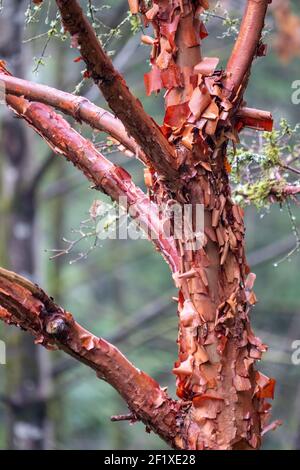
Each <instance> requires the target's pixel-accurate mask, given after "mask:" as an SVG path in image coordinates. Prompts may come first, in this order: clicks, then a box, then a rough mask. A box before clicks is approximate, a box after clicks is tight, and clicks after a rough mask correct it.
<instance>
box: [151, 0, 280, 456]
mask: <svg viewBox="0 0 300 470" xmlns="http://www.w3.org/2000/svg"><path fill="white" fill-rule="evenodd" d="M195 3H196V2H192V1H190V0H188V1H184V2H182V4H183V5H182V9H181V11H180V10H179V9H176V8H174V7H173V11H172V13H173V15H171V7H170V6H168V5H167V4H166V2H164V1H159V2H158V5H159V12H158V14H157V16H156V17H155V18H154V20H153V23H154V29H155V31H156V40H157V41H159V43H160V46H161V48H160V50H161V51H164V49H163V47H164V45H165V41H166V39H165V31H166V30H167V28H169V31H170V30H172V25H174V23H175V22H176V21H178V22H179V23H178V27H177V31H176V35H175V38H174V42H175V47H173V51H174V52H173V56H172V57H171V58H170V57H168V58H167V60H168V63H169V65H168V67H169V69H168V70H167V72H168V71H169V70H170V68H171V65H170V64H172V63H173V67H177V68H178V69H180V70H181V71H182V72H183V75H184V81H183V83H182V82H181V83H178V84H177V86H175V87H174V83H173V82H172V83H170V84H169V86H168V83H167V86H166V88H167V90H168V91H167V94H166V116H165V121H164V126H163V130H164V133H165V134H167V136H168V137H169V140H173V141H175V142H176V145H177V150H178V154H179V155H180V156H181V158H182V161H183V164H182V165H181V167H180V170H181V176H180V177H181V184H180V183H179V185H178V188H179V190H178V192H177V194H172V199H173V200H177V201H178V200H181V201H182V204H187V203H189V204H191V205H192V207H193V214H194V219H195V216H196V211H197V205H203V206H204V227H205V236H204V240H203V243H202V246H201V247H199V240H197V238H194V239H189V237H186V236H185V234H184V233H183V236H182V239H181V240H178V242H177V248H178V253H179V255H180V258H181V261H180V269H179V272H178V273H175V275H174V279H175V283H176V285H177V287H178V288H179V300H178V315H179V336H178V345H179V358H178V361H177V363H176V364H175V368H174V370H173V372H174V373H175V374H176V376H177V395H178V396H179V397H180V398H181V399H182V400H183V403H182V407H183V409H184V408H185V409H186V414H185V416H184V418H183V420H182V426H181V430H180V433H179V434H178V437H177V438H176V445H177V446H178V447H180V448H184V449H227V450H228V449H248V448H254V449H257V448H258V447H260V444H261V440H260V435H261V430H262V427H263V422H264V418H266V410H267V409H268V405H264V404H263V401H262V400H260V399H259V397H260V395H261V391H260V388H259V386H258V383H259V385H261V383H262V382H263V387H264V388H267V387H269V388H272V382H269V380H268V378H265V377H264V376H262V375H261V374H258V373H256V372H255V370H254V367H253V363H254V362H255V360H257V359H260V358H261V355H262V352H263V351H265V350H266V347H265V345H263V344H262V343H261V342H260V340H259V339H258V338H256V337H255V336H254V334H253V332H252V330H251V326H250V322H249V315H248V313H249V307H250V306H251V305H252V304H253V303H255V296H254V294H253V292H252V286H253V282H254V279H255V276H254V275H253V274H251V273H249V268H248V266H247V261H246V257H245V248H244V235H245V229H244V221H243V210H242V209H241V208H240V207H238V206H236V205H234V204H233V202H232V200H231V191H230V185H229V180H228V174H227V170H228V165H227V164H226V149H227V145H228V141H229V139H228V138H227V137H226V134H225V135H224V129H222V128H219V129H218V128H217V124H218V122H219V120H220V118H221V117H220V113H221V112H222V106H223V111H224V104H226V103H224V102H220V100H221V99H222V95H221V93H220V94H219V93H218V92H219V91H220V92H221V89H222V79H223V75H222V72H218V71H215V72H214V68H211V70H208V71H207V70H205V69H203V67H204V66H203V64H204V62H205V61H206V59H203V58H202V57H201V52H200V47H199V41H198V40H197V38H198V37H199V34H198V31H199V28H203V25H201V23H200V22H199V20H198V19H197V18H198V17H197V9H196V6H195ZM200 3H201V2H200ZM178 16H179V18H178ZM157 18H159V20H160V22H158V21H156V19H157ZM170 18H171V20H170ZM176 18H177V19H176ZM204 34H205V33H204ZM170 39H171V38H170V37H169V43H170V44H172V41H171V40H170ZM166 49H167V46H165V50H166ZM157 50H158V48H157ZM167 50H168V54H170V52H169V50H170V49H167ZM162 53H163V52H161V53H160V54H159V55H158V54H157V55H156V56H154V57H153V54H152V65H153V66H154V67H156V68H157V69H158V70H160V73H161V77H162V81H164V76H163V73H164V65H163V66H162V65H161V64H162V62H163V61H162ZM154 54H155V52H154ZM213 60H214V59H213ZM198 64H199V65H198ZM197 67H198V69H199V71H200V73H201V75H200V78H199V75H198V76H197V75H195V71H198V70H197ZM151 73H153V69H152V72H150V74H151ZM156 73H157V71H156ZM212 74H213V75H212ZM169 78H170V72H169ZM196 80H198V85H199V82H200V90H201V92H202V97H201V99H200V98H199V100H198V101H197V112H199V115H198V116H197V115H196V117H193V116H192V117H191V116H190V114H191V111H193V110H194V107H193V99H194V98H195V96H196V94H195V89H196V88H197V87H195V83H196V84H197V81H196ZM213 86H215V87H217V88H218V90H212V88H213ZM205 90H206V93H207V95H208V96H209V95H210V96H209V97H207V101H206V102H205V107H206V108H207V106H209V107H210V111H211V114H212V115H210V114H209V113H208V112H207V111H206V121H205V120H204V119H203V115H202V122H201V121H197V119H199V118H200V108H201V104H202V103H203V100H204V98H203V95H204V94H205ZM208 92H209V93H208ZM219 97H220V99H218V98H219ZM187 104H188V107H187ZM227 104H228V103H227ZM176 113H177V116H176ZM180 113H181V114H180ZM214 113H215V116H214ZM182 114H183V115H184V116H185V122H183V121H181V120H180V118H178V115H179V116H182ZM204 117H205V116H204ZM180 127H181V129H180ZM179 136H180V137H179ZM226 168H227V170H226ZM152 197H153V199H154V200H155V201H156V202H158V203H161V202H164V201H165V202H166V201H167V200H168V199H170V192H169V191H168V190H167V191H166V189H165V186H163V185H161V183H160V181H159V180H157V181H155V182H154V186H153V188H152ZM193 229H194V233H195V232H196V227H193ZM262 395H263V396H265V397H268V396H269V397H271V395H272V390H271V392H270V393H269V394H268V393H264V394H262Z"/></svg>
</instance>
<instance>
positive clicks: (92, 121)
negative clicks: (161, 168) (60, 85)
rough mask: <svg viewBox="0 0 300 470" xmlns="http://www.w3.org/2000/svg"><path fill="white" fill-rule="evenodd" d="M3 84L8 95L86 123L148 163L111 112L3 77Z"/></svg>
mask: <svg viewBox="0 0 300 470" xmlns="http://www.w3.org/2000/svg"><path fill="white" fill-rule="evenodd" d="M0 72H1V71H0ZM0 80H1V81H2V82H3V84H4V85H5V89H6V93H7V94H12V95H16V96H19V97H22V96H23V97H24V98H28V99H29V100H30V101H38V102H39V103H44V104H48V105H50V106H53V107H54V108H56V109H58V110H59V111H62V112H64V113H65V114H68V115H69V116H72V117H73V118H74V119H76V120H77V121H79V122H85V123H87V124H89V125H90V126H91V127H92V128H94V129H98V130H100V131H103V132H106V133H107V134H109V135H110V136H112V137H113V138H114V139H116V140H117V141H118V142H119V143H120V144H122V145H123V146H124V147H125V148H126V149H128V150H130V151H131V152H132V153H133V154H134V155H136V156H137V157H138V158H139V159H140V160H142V161H143V162H144V163H145V162H146V156H145V154H144V152H143V151H142V150H141V149H140V148H139V146H138V145H137V143H136V142H135V140H134V139H132V138H131V137H129V136H128V134H127V132H126V130H125V127H124V125H123V124H122V122H121V121H120V120H119V119H117V118H116V117H115V116H113V115H112V114H111V113H110V112H109V111H107V110H105V109H102V108H99V107H98V106H96V105H94V104H93V103H91V102H90V101H89V100H88V99H86V98H82V97H81V96H75V95H72V94H70V93H66V92H64V91H60V90H57V89H55V88H51V87H48V86H45V85H39V84H37V83H32V82H28V81H27V80H22V79H19V78H15V77H12V76H10V75H4V74H1V73H0Z"/></svg>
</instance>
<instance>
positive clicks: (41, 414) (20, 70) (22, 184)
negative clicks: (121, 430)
mask: <svg viewBox="0 0 300 470" xmlns="http://www.w3.org/2000/svg"><path fill="white" fill-rule="evenodd" d="M27 3H28V2H26V1H24V0H13V1H11V2H9V3H8V5H5V6H6V8H5V9H4V11H3V14H2V16H1V18H0V29H1V33H2V34H1V38H0V53H1V57H2V58H3V59H4V60H7V62H9V65H10V68H11V70H12V71H13V73H15V74H16V75H18V76H20V77H21V76H23V75H24V62H25V58H24V56H23V54H22V36H23V28H24V10H25V7H26V6H27ZM2 152H3V156H4V162H5V163H4V166H3V177H4V178H3V180H4V181H6V183H5V184H6V185H7V187H6V188H5V194H6V207H5V209H4V208H2V210H5V214H3V215H1V219H3V220H5V223H3V224H1V226H2V230H4V227H5V236H6V238H7V244H6V246H7V250H6V253H4V256H5V260H4V262H5V264H8V266H9V267H10V268H11V269H14V270H16V271H18V272H20V273H24V274H26V275H27V276H29V277H30V278H32V277H35V278H36V271H37V266H36V259H35V249H36V243H35V238H36V233H35V228H36V227H35V222H36V215H37V201H36V197H35V191H34V190H31V188H30V179H31V177H32V171H33V167H32V162H33V159H32V154H33V152H32V144H31V140H30V138H29V135H28V132H27V129H26V128H25V127H24V126H23V125H22V123H21V122H20V120H18V119H16V118H15V117H14V116H12V115H11V113H7V114H6V115H5V117H4V119H3V126H2ZM2 236H3V234H2ZM7 339H8V363H9V366H8V367H7V368H6V372H7V374H6V378H7V387H6V393H7V396H8V397H9V400H10V405H8V408H7V447H8V448H9V449H43V448H45V447H47V445H48V443H49V442H48V437H50V436H49V423H48V420H47V406H48V405H47V401H48V398H49V393H50V391H51V386H50V383H49V380H50V379H49V377H50V374H49V372H50V371H49V364H48V357H47V352H45V351H42V350H40V349H39V348H36V346H35V345H34V343H33V342H32V339H31V338H29V337H27V336H24V335H23V334H22V333H19V332H16V331H10V332H9V333H8V338H7Z"/></svg>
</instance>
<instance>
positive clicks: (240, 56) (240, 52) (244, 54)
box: [224, 0, 271, 98]
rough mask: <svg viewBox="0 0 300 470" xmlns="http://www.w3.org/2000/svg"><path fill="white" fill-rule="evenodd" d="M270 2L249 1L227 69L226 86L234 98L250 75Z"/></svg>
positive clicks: (267, 0)
mask: <svg viewBox="0 0 300 470" xmlns="http://www.w3.org/2000/svg"><path fill="white" fill-rule="evenodd" d="M269 3H271V1H270V0H247V5H246V9H245V12H244V16H243V21H242V24H241V28H240V32H239V35H238V38H237V40H236V43H235V45H234V48H233V51H232V53H231V56H230V59H229V61H228V64H227V68H226V75H227V78H226V80H225V83H224V86H225V88H226V89H227V91H228V93H229V95H230V97H231V98H234V96H235V94H236V93H237V92H238V90H239V88H240V86H241V85H242V83H243V82H244V81H245V80H246V81H247V79H248V76H249V73H250V69H251V65H252V62H253V59H254V57H255V55H256V54H257V50H258V46H259V43H260V40H261V34H262V30H263V27H264V22H265V17H266V13H267V8H268V4H269Z"/></svg>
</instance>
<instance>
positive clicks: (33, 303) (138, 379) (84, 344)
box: [0, 268, 179, 445]
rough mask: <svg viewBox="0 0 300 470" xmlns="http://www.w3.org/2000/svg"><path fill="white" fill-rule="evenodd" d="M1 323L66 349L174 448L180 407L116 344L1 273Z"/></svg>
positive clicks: (17, 279) (38, 291)
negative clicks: (112, 389) (81, 324)
mask: <svg viewBox="0 0 300 470" xmlns="http://www.w3.org/2000/svg"><path fill="white" fill-rule="evenodd" d="M0 319H1V320H3V321H4V322H6V323H8V324H13V325H17V326H19V327H21V328H22V329H24V330H27V331H29V332H30V333H32V334H33V336H34V337H35V341H36V343H38V344H41V345H43V346H45V347H46V348H48V349H57V348H58V349H62V350H63V351H65V352H66V353H67V354H69V355H70V356H72V357H74V358H75V359H77V360H78V361H79V362H82V363H83V364H85V365H87V366H88V367H90V368H91V369H93V370H95V371H96V373H97V376H98V377H99V378H100V379H103V380H105V381H106V382H108V383H109V384H110V385H112V386H113V387H114V388H115V389H116V390H117V391H118V392H119V394H120V395H121V396H122V397H123V398H124V400H125V401H126V403H127V405H128V407H129V409H130V410H131V412H132V413H133V414H134V416H136V417H137V418H138V419H139V420H140V421H142V422H143V423H145V424H146V425H147V426H148V427H149V428H150V429H152V430H153V431H154V432H156V433H157V434H159V435H160V436H161V437H162V438H163V439H164V440H165V441H166V442H168V443H169V444H171V445H174V438H175V434H176V432H177V423H176V419H177V417H178V416H177V415H178V413H179V405H178V404H177V403H176V402H175V401H174V400H171V399H170V398H169V397H168V395H167V394H166V392H165V391H163V390H162V389H161V388H160V386H159V384H158V383H157V382H156V381H155V380H154V379H152V378H151V377H149V376H148V375H147V374H145V373H144V372H142V371H140V370H139V369H137V368H135V367H134V366H133V364H132V363H131V362H129V361H128V360H127V359H126V358H125V356H124V355H123V354H122V353H121V352H120V351H119V350H118V349H117V348H115V347H114V346H113V345H111V344H110V343H108V342H106V341H105V340H104V339H102V338H97V337H96V336H94V335H93V334H91V333H90V332H88V331H87V330H85V329H84V328H83V327H82V326H80V325H79V324H78V323H77V322H75V320H74V319H73V317H72V315H71V314H70V313H69V312H67V311H65V310H64V309H63V308H62V307H60V306H58V305H56V304H55V303H54V301H53V300H52V299H51V298H50V297H49V296H48V295H47V294H46V293H45V292H44V291H43V290H42V289H40V288H39V287H38V286H37V285H35V284H33V283H31V282H30V281H28V280H27V279H24V278H22V277H20V276H18V275H17V274H15V273H11V272H9V271H6V270H5V269H2V268H0Z"/></svg>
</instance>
